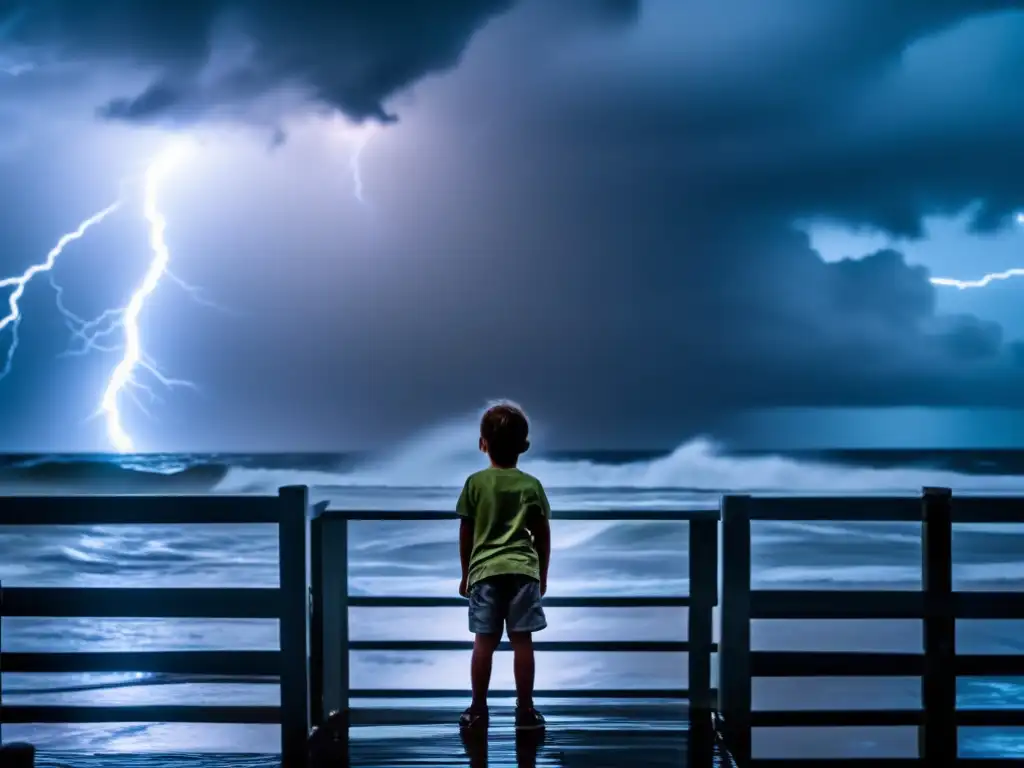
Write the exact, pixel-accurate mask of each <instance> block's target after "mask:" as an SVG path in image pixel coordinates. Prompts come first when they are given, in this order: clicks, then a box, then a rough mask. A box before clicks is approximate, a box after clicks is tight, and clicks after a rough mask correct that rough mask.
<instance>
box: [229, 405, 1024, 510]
mask: <svg viewBox="0 0 1024 768" xmlns="http://www.w3.org/2000/svg"><path fill="white" fill-rule="evenodd" d="M477 430H478V421H477V420H476V418H475V417H474V418H472V419H469V418H467V419H460V420H457V421H453V422H449V423H447V424H442V425H440V426H438V427H435V428H433V429H431V430H428V431H426V432H424V433H422V434H420V435H418V436H416V437H414V438H413V439H411V440H409V441H408V442H406V443H405V444H403V445H401V446H399V447H398V448H397V449H396V450H395V451H393V452H392V453H391V454H389V455H387V456H385V457H383V458H380V459H377V460H373V461H368V462H366V463H365V464H363V465H361V466H357V467H354V468H350V469H347V470H345V471H338V472H323V471H316V472H314V471H308V472H307V471H295V470H267V469H245V468H235V469H232V470H231V471H230V472H229V473H228V475H227V476H226V477H225V478H224V480H223V481H222V482H221V483H220V484H219V486H218V488H217V490H218V491H221V492H227V493H239V492H250V493H251V492H266V491H272V490H274V489H276V488H277V487H279V486H281V485H289V484H303V485H309V486H311V487H314V488H342V489H351V490H353V491H356V490H358V489H384V488H388V489H452V488H459V487H461V486H462V484H463V483H464V482H465V479H466V477H467V475H469V474H470V473H472V472H474V471H476V470H478V469H480V468H481V467H483V466H485V458H484V457H483V456H482V455H481V454H480V453H479V451H477V449H476V448H477V437H478V431H477ZM521 467H522V468H523V470H524V471H526V472H530V473H532V474H534V475H536V476H537V477H539V478H540V479H541V481H542V482H543V483H544V485H545V486H546V487H547V488H548V489H551V490H553V491H556V492H557V491H558V490H563V491H566V490H584V489H607V490H608V491H613V490H622V491H627V490H633V491H644V490H654V489H679V490H705V491H708V492H764V493H772V492H776V493H812V492H822V493H829V494H853V493H897V494H902V493H907V494H916V493H919V492H920V489H921V487H922V486H943V487H950V488H953V489H954V490H957V491H960V492H965V491H972V492H981V493H1008V492H1017V491H1021V490H1022V489H1024V477H1016V476H996V475H992V476H986V475H965V474H960V473H956V472H949V471H940V470H930V469H927V468H896V469H867V468H853V467H844V466H838V465H831V464H826V463H820V462H818V463H815V462H808V461H799V460H796V459H790V458H785V457H782V456H759V457H735V456H728V455H725V454H724V453H722V452H721V451H720V450H719V449H718V448H717V446H716V445H715V444H714V443H713V442H711V441H709V440H706V439H696V440H691V441H688V442H686V443H684V444H682V445H680V446H679V447H678V448H676V449H675V450H674V451H672V452H671V453H670V454H668V455H666V456H662V457H660V458H656V459H650V460H644V461H635V462H628V463H622V464H611V463H602V462H598V461H586V460H558V459H549V458H543V457H538V458H531V457H530V454H526V455H525V456H524V457H523V461H522V462H521Z"/></svg>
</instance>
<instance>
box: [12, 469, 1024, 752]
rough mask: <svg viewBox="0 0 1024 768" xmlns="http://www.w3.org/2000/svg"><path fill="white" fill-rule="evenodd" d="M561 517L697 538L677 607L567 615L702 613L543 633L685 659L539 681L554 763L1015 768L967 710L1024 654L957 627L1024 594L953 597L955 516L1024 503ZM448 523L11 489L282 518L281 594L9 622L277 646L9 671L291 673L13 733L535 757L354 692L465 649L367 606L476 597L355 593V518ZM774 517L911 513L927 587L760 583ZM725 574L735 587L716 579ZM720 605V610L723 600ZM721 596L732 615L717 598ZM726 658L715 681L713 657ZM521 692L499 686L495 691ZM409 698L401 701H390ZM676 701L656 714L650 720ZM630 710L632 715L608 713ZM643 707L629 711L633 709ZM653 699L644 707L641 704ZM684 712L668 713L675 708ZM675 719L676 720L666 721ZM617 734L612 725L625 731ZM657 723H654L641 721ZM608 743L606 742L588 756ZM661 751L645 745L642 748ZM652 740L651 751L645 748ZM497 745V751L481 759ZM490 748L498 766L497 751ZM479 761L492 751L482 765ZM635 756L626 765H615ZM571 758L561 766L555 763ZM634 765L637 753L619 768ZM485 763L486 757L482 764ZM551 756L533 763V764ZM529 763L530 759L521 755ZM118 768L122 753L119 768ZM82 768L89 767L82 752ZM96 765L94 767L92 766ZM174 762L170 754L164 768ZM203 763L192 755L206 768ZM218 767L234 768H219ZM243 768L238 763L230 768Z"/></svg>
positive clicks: (49, 601)
mask: <svg viewBox="0 0 1024 768" xmlns="http://www.w3.org/2000/svg"><path fill="white" fill-rule="evenodd" d="M554 519H555V523H554V525H555V528H556V533H555V535H556V536H557V525H558V521H560V520H581V521H618V520H630V521H635V520H658V521H663V522H664V521H675V522H678V523H680V524H686V525H687V526H688V528H689V547H688V549H689V583H690V590H689V594H687V595H679V596H672V597H642V596H636V597H610V596H609V597H571V598H570V597H552V598H549V599H547V600H546V601H545V604H546V605H548V606H551V607H566V608H570V607H573V608H584V607H585V608H615V607H617V608H623V607H630V608H638V607H663V608H674V609H679V610H680V611H683V610H685V611H687V612H688V615H689V617H688V630H687V635H686V637H682V638H679V639H678V640H674V641H671V642H663V641H657V642H656V641H632V642H610V641H606V640H601V639H599V638H594V639H593V640H590V641H579V642H548V641H538V642H537V643H536V647H537V649H538V650H540V651H554V652H574V651H575V652H580V651H643V652H654V653H675V654H679V653H685V654H687V667H686V669H685V670H683V669H680V670H678V677H676V678H675V679H674V680H673V679H670V678H669V677H666V680H665V686H664V687H661V688H657V689H653V690H638V689H625V690H538V691H537V694H536V695H537V698H538V699H544V698H558V699H562V700H568V701H571V702H578V704H576V703H572V704H561V705H559V706H557V707H555V708H554V709H552V710H546V711H550V715H551V717H550V718H549V720H550V722H551V728H550V731H551V732H550V733H549V735H548V738H547V742H546V743H540V744H538V745H536V746H537V749H538V750H539V751H540V753H541V754H542V755H544V754H547V755H552V756H554V757H552V760H555V763H554V764H561V765H565V766H575V765H581V766H582V765H595V766H596V765H608V766H613V765H623V766H631V765H635V764H644V765H650V766H652V768H653V766H661V765H666V766H667V765H680V766H681V765H693V766H710V765H712V764H713V762H720V763H722V764H729V763H731V759H732V758H730V757H729V756H728V755H727V754H725V753H724V752H723V751H722V749H723V744H724V746H726V747H728V750H729V752H731V755H732V757H733V758H735V760H736V763H738V764H739V765H741V766H775V765H787V766H789V765H793V764H796V765H799V762H800V761H799V756H794V758H792V759H790V758H787V759H785V760H778V759H776V760H770V759H763V758H759V757H758V749H757V734H758V732H759V731H760V730H761V729H769V728H778V727H807V728H815V727H844V726H893V725H899V726H909V727H916V728H917V729H918V733H919V757H917V758H914V759H905V760H889V759H886V760H884V761H873V760H861V761H857V760H851V759H843V760H822V759H819V758H815V759H814V761H813V764H814V765H816V766H822V765H836V766H840V765H855V764H870V763H872V762H884V763H885V764H887V765H888V764H915V765H937V764H938V763H939V762H944V763H948V764H952V763H953V762H956V763H957V764H958V765H974V764H982V762H983V764H984V765H986V766H989V765H998V764H1019V761H1014V760H1010V759H1007V760H984V761H981V760H968V759H963V758H958V728H960V727H963V726H978V725H990V726H1002V727H1012V726H1024V712H1022V711H1017V710H978V709H972V710H965V709H958V708H957V706H956V680H957V677H958V676H972V675H973V676H1014V675H1017V676H1024V656H1013V655H964V654H957V652H956V643H955V629H956V621H957V619H1024V595H1021V594H1016V593H1010V592H973V591H972V592H956V591H954V590H953V588H952V586H953V583H952V529H953V524H954V523H1019V522H1024V499H1008V498H988V497H986V498H963V497H959V496H957V497H954V496H953V495H952V494H951V493H950V492H949V491H948V490H944V489H925V491H924V492H923V494H922V496H921V497H920V498H913V497H902V498H876V497H858V498H842V497H835V498H804V497H797V498H777V497H752V496H727V497H725V498H724V500H723V504H722V512H721V514H719V511H718V510H702V511H693V510H690V511H676V512H661V511H659V512H653V511H636V512H632V511H581V512H566V511H557V510H556V512H555V514H554ZM451 520H452V515H451V513H449V512H428V511H422V512H420V511H417V512H341V511H332V510H327V509H324V508H323V507H317V508H311V507H310V505H309V503H308V492H307V490H306V489H305V488H303V487H289V488H282V489H281V490H280V492H279V494H278V495H276V496H236V497H228V496H198V497H184V496H178V497H156V496H117V497H94V496H79V497H62V498H53V497H39V496H34V497H0V526H25V525H32V526H39V525H117V524H128V525H147V524H170V525H178V524H189V525H192V524H204V523H205V524H211V523H218V524H226V523H234V524H251V523H272V524H275V525H276V526H277V527H278V531H279V554H280V566H279V570H280V584H279V587H278V588H275V589H261V588H245V589H220V588H209V589H142V588H139V589H135V588H123V589H103V588H82V589H51V588H21V587H18V588H8V589H5V590H3V591H2V593H0V596H2V603H0V616H33V617H123V618H136V617H146V618H224V619H230V618H269V619H276V620H278V621H279V622H280V649H279V650H277V651H216V652H214V651H169V652H132V653H114V652H110V653H12V652H4V651H3V648H2V643H0V669H2V670H3V671H4V672H46V673H57V672H153V673H175V674H195V675H216V676H222V677H227V676H231V675H265V676H276V677H278V678H279V680H280V683H281V698H280V704H279V706H266V707H255V706H254V707H241V706H202V707H186V706H142V707H94V706H88V707H86V706H56V707H55V706H36V705H22V704H17V703H10V702H3V701H2V700H0V723H86V722H108V723H109V722H129V721H130V722H190V723H202V722H210V723H228V722H231V723H263V724H265V723H279V724H280V727H281V745H282V755H281V759H282V762H283V764H284V765H285V766H288V768H292V767H293V766H294V767H296V768H298V767H299V766H306V765H307V764H308V754H307V746H306V739H307V734H308V732H309V728H310V725H311V724H314V723H317V722H320V721H322V719H323V718H324V716H325V715H326V714H327V713H328V712H331V711H334V710H343V711H349V712H350V719H349V725H350V727H351V730H352V742H351V747H350V750H351V760H352V763H351V764H352V765H353V766H364V768H374V767H375V766H385V765H387V766H393V765H420V764H422V765H426V764H430V765H449V764H450V765H465V764H467V761H468V764H470V765H471V766H476V765H484V764H486V761H487V760H488V759H489V760H490V761H491V764H492V765H498V764H505V762H503V761H505V760H508V761H511V762H509V763H508V764H510V765H511V764H516V763H515V761H519V764H520V765H529V764H530V763H529V756H528V753H529V752H530V750H529V749H525V751H524V747H523V745H522V744H520V743H519V742H520V741H521V740H517V739H515V738H513V734H512V730H511V728H510V727H509V725H510V723H509V722H506V721H507V720H508V713H507V712H504V711H502V710H500V709H499V710H498V711H497V712H496V716H495V723H494V725H493V726H492V738H491V741H490V742H489V744H484V745H480V744H479V743H477V744H474V743H463V742H462V741H460V740H459V738H458V734H457V732H456V730H454V727H453V726H452V722H453V720H454V718H455V717H456V716H457V712H458V709H459V706H460V705H461V704H462V703H463V702H464V700H465V698H466V697H468V693H469V692H468V690H467V689H466V688H463V687H453V688H450V689H443V690H432V689H420V688H414V687H410V688H403V689H384V690H379V689H354V688H352V687H351V684H350V675H349V654H350V653H351V652H354V651H392V652H402V651H408V652H423V651H448V650H466V649H469V648H470V647H471V645H472V643H471V641H469V640H468V639H467V640H465V641H424V640H417V639H415V638H409V639H407V640H401V641H396V640H389V641H370V640H355V639H352V638H351V637H350V633H349V611H350V609H353V608H360V609H362V608H371V609H372V608H381V609H387V608H439V607H448V606H462V605H464V601H463V600H461V599H460V598H458V597H455V596H452V597H423V596H419V597H417V596H387V597H384V596H367V595H353V594H350V591H349V587H348V585H349V566H348V552H349V543H348V537H349V526H350V524H351V523H352V522H358V521H403V522H404V521H437V524H445V521H447V523H448V524H450V523H451ZM758 521H797V522H800V521H802V522H812V521H821V522H839V521H858V522H905V523H906V522H911V523H920V524H921V536H922V554H923V557H922V589H921V590H919V591H893V590H878V591H848V590H843V591H841V592H836V591H834V590H781V591H780V590H760V589H752V588H751V578H750V577H751V558H750V548H751V524H752V523H757V522H758ZM720 571H721V582H720V580H719V573H720ZM720 597H721V599H719V598H720ZM719 603H720V605H719ZM716 606H718V607H719V609H720V632H719V633H718V635H719V637H720V638H721V647H718V646H716V644H715V642H714V634H715V633H714V632H713V630H714V627H713V623H714V622H713V610H714V609H715V607H716ZM760 619H797V620H813V619H917V620H920V621H921V622H922V623H923V643H922V651H921V652H920V653H902V654H901V653H854V652H850V653H835V652H819V653H806V652H777V651H760V650H755V649H753V648H751V641H750V637H751V631H750V628H751V621H754V620H760ZM716 653H717V658H718V665H719V669H718V675H717V680H718V683H719V684H718V689H720V690H718V689H716V687H715V686H714V685H713V681H714V680H715V675H713V671H714V670H713V661H714V658H715V654H716ZM801 676H805V677H814V676H829V677H861V676H872V677H885V676H893V677H895V676H899V677H908V676H914V677H920V679H921V701H922V702H923V705H922V708H921V709H920V710H916V711H914V710H910V711H908V710H891V709H890V710H886V709H882V708H879V709H876V710H872V711H866V710H863V709H859V710H827V711H820V710H819V711H793V710H786V711H757V710H754V709H753V707H752V695H751V694H752V681H753V680H754V679H755V678H764V677H801ZM502 697H507V698H509V699H511V698H512V697H514V692H513V691H496V692H494V698H495V699H500V698H502ZM425 699H441V700H447V701H450V702H451V705H450V707H435V708H425V707H422V706H416V705H415V704H416V701H417V700H425ZM382 700H391V701H394V700H402V701H405V702H408V704H409V705H408V706H404V707H401V708H394V707H382V706H374V704H373V702H380V701H382ZM654 700H657V701H660V702H662V703H663V706H661V707H660V708H659V709H658V713H660V714H654V713H653V712H652V710H649V709H648V710H645V709H643V708H644V707H645V706H648V705H649V702H650V701H654ZM608 701H617V702H625V703H622V704H619V705H617V706H618V709H614V708H609V706H608V705H607V704H604V703H602V702H608ZM631 701H632V702H635V704H630V703H629V702H631ZM645 702H646V703H645ZM673 712H674V713H675V714H671V713H673ZM665 713H669V714H668V715H666V714H665ZM609 723H611V725H609ZM387 725H405V726H417V727H419V728H420V730H419V731H418V736H417V737H416V738H409V739H405V738H403V739H395V738H394V737H393V736H382V737H376V736H374V733H375V731H374V730H373V729H374V727H377V726H387ZM641 725H642V726H644V728H643V729H641V728H640V727H639V726H641ZM588 744H589V745H590V746H591V747H593V749H592V750H591V751H589V752H588V751H587V750H588V746H587V745H588ZM645 745H646V747H645ZM644 748H647V749H648V752H646V753H644V752H643V751H642V750H643V749H644ZM481 749H483V752H481ZM488 750H489V755H490V756H489V758H488V756H487V755H488ZM481 755H483V757H481ZM614 755H619V756H620V757H618V758H617V757H614ZM556 757H557V759H556ZM620 758H621V762H616V760H619V759H620ZM481 759H483V760H484V762H481ZM534 759H536V754H534ZM524 760H525V761H526V762H525V763H524ZM117 762H120V761H119V760H117V759H111V760H109V761H108V762H105V763H104V764H109V765H115V764H117ZM69 764H71V765H75V764H76V763H74V762H71V761H69ZM86 764H92V763H89V762H88V761H86V762H84V763H83V765H86ZM168 764H171V763H168ZM193 764H194V763H193ZM212 764H214V765H217V764H219V763H212ZM225 764H227V763H225Z"/></svg>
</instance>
